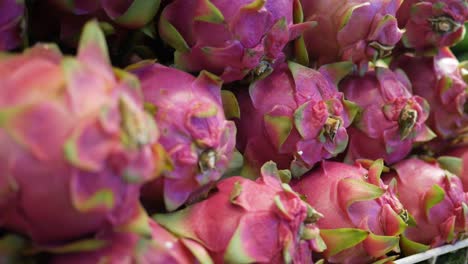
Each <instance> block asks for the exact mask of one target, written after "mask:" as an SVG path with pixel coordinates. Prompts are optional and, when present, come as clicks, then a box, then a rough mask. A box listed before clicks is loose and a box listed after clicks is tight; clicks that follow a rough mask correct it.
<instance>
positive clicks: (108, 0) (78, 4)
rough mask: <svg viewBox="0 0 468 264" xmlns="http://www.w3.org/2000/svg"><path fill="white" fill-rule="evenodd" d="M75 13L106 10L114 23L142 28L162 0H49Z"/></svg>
mask: <svg viewBox="0 0 468 264" xmlns="http://www.w3.org/2000/svg"><path fill="white" fill-rule="evenodd" d="M49 1H50V2H52V3H54V4H56V5H57V6H59V7H60V8H61V9H62V10H65V11H67V12H69V13H72V14H75V15H93V14H96V13H98V12H100V11H104V13H105V14H106V16H107V17H108V18H110V20H111V21H112V22H113V23H116V24H118V25H119V26H123V27H125V28H131V29H132V28H133V29H134V28H141V27H143V26H145V25H146V24H148V23H149V22H150V21H151V20H152V19H153V17H154V16H155V15H156V13H157V12H158V9H159V4H160V3H161V0H98V1H96V0H49Z"/></svg>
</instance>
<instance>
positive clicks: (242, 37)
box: [159, 0, 312, 82]
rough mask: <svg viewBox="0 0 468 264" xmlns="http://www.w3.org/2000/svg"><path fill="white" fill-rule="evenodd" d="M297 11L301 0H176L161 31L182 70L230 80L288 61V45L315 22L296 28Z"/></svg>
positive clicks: (161, 23) (165, 12)
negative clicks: (200, 72)
mask: <svg viewBox="0 0 468 264" xmlns="http://www.w3.org/2000/svg"><path fill="white" fill-rule="evenodd" d="M297 8H299V5H298V4H297V0H275V1H253V0H233V1H225V0H196V1H185V0H175V1H173V2H172V3H171V4H169V5H168V6H167V7H166V8H165V9H164V10H163V12H162V15H161V19H160V21H159V32H160V35H161V37H162V38H163V39H164V40H165V41H166V42H167V43H169V45H171V46H172V47H174V48H175V49H176V52H175V63H176V65H177V66H178V67H180V68H182V69H184V70H186V71H190V72H195V71H200V70H203V69H204V70H208V71H210V72H212V73H215V74H217V75H219V76H221V78H222V79H223V80H224V81H225V82H232V81H235V80H240V79H242V78H244V77H245V76H246V75H248V74H249V73H251V71H255V73H253V75H261V74H263V71H264V70H265V69H260V68H261V67H262V66H264V64H268V65H269V66H271V65H272V64H275V63H276V62H277V61H282V60H283V59H284V54H283V52H282V50H283V48H284V47H285V45H286V44H287V43H288V42H289V41H291V40H293V39H295V38H297V37H298V36H299V35H300V34H301V33H302V31H304V30H306V29H308V28H310V27H311V24H312V23H311V22H308V23H300V24H293V13H297V12H299V11H297V10H296V9H297ZM257 70H258V71H257Z"/></svg>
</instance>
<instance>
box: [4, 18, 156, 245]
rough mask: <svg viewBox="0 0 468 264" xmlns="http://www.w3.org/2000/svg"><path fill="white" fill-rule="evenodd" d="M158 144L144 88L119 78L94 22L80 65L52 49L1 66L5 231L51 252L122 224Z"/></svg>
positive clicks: (151, 170)
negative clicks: (44, 245) (54, 246)
mask: <svg viewBox="0 0 468 264" xmlns="http://www.w3.org/2000/svg"><path fill="white" fill-rule="evenodd" d="M156 139H157V130H156V127H155V125H154V122H153V121H152V119H151V117H150V116H149V115H148V114H146V113H145V112H144V111H143V101H142V97H141V93H140V90H139V82H138V79H137V78H136V77H134V76H132V75H130V74H128V73H125V72H123V71H121V70H117V69H115V70H114V71H113V69H112V68H111V66H110V65H109V59H108V57H107V48H106V44H105V39H104V36H103V34H102V32H101V31H100V30H99V26H98V25H97V23H96V22H90V23H88V24H87V25H86V26H85V29H84V32H83V35H82V38H81V43H80V47H79V51H78V55H77V57H76V58H73V57H62V55H61V54H60V52H59V51H58V50H57V49H56V48H54V47H53V46H47V45H39V46H36V47H34V48H32V49H30V50H26V51H25V52H24V53H23V54H20V55H13V54H12V55H6V56H2V57H1V58H0V145H1V146H2V147H1V148H0V171H1V172H2V173H1V174H0V211H1V214H0V226H1V227H3V228H7V229H11V230H14V231H17V232H19V233H22V234H25V235H27V236H29V237H31V238H32V239H33V240H34V241H36V242H38V243H47V242H57V241H62V240H68V239H73V238H76V237H81V236H83V235H85V234H89V233H92V232H95V231H97V229H99V228H102V227H103V226H109V225H110V226H117V225H120V224H125V222H126V221H128V220H129V219H130V218H131V217H132V216H133V215H134V214H135V213H136V209H138V208H139V200H138V198H139V188H140V187H141V185H142V183H143V182H145V181H148V180H150V179H149V178H150V176H152V175H153V173H154V170H155V165H154V162H153V155H152V150H151V146H150V144H153V143H154V142H155V140H156ZM61 227H62V228H61ZM63 227H66V228H63Z"/></svg>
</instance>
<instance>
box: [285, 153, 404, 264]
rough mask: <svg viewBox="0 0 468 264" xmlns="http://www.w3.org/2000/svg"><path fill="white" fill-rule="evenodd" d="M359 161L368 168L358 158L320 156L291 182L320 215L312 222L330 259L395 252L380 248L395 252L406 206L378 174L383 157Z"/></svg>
mask: <svg viewBox="0 0 468 264" xmlns="http://www.w3.org/2000/svg"><path fill="white" fill-rule="evenodd" d="M364 164H365V165H369V169H365V168H364V167H363V166H362V165H361V164H359V163H357V164H355V165H354V166H352V165H348V164H344V163H339V162H331V161H323V162H322V163H321V167H320V168H317V170H314V171H312V172H310V173H308V174H307V175H305V176H304V177H302V178H301V179H300V180H298V181H295V182H294V183H292V184H291V185H292V188H293V190H295V191H296V192H298V193H300V194H303V195H305V197H306V199H307V202H308V203H310V204H311V205H312V206H313V207H314V208H316V209H317V210H318V211H319V212H321V213H322V214H323V216H324V217H323V218H321V219H319V220H318V221H317V226H318V227H319V228H320V235H321V237H322V238H323V240H324V241H325V244H326V246H327V250H326V251H325V252H324V256H325V258H326V259H327V260H328V261H329V262H330V263H345V264H351V263H356V264H364V263H372V262H374V261H377V260H379V261H380V262H378V263H387V261H390V260H392V259H394V258H395V257H388V258H387V257H386V254H387V253H390V252H391V251H394V252H398V242H399V235H400V234H401V233H402V232H403V231H404V230H405V228H406V220H407V219H406V216H407V213H406V210H405V209H404V208H403V206H402V205H401V203H400V202H399V200H398V199H397V198H396V195H395V193H394V191H393V189H392V188H391V187H390V186H387V185H385V184H384V183H383V182H382V180H381V179H380V175H381V173H382V170H383V169H384V166H383V160H377V161H375V162H373V163H370V162H364V163H363V165H364ZM317 186H320V187H317ZM384 259H385V260H387V261H384Z"/></svg>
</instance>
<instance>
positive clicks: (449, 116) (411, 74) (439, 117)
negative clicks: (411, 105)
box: [391, 48, 468, 139]
mask: <svg viewBox="0 0 468 264" xmlns="http://www.w3.org/2000/svg"><path fill="white" fill-rule="evenodd" d="M391 67H392V68H393V69H396V68H400V69H402V70H403V71H404V72H405V73H406V75H407V76H408V78H409V79H410V81H411V84H412V87H413V93H414V94H415V95H419V96H421V97H423V98H425V99H426V100H427V101H428V102H429V104H430V106H431V115H430V117H429V119H428V122H427V124H428V125H429V126H430V128H431V129H432V130H434V131H435V132H436V133H437V135H438V136H439V137H440V138H441V139H451V138H453V137H455V136H456V135H457V133H459V132H458V131H459V130H460V129H463V128H465V127H467V126H468V114H467V113H465V112H464V111H465V110H464V107H465V104H466V103H467V101H468V100H467V98H468V93H467V92H466V91H467V90H466V89H467V85H466V83H465V81H464V80H463V77H462V74H461V69H460V68H459V62H458V60H457V58H456V57H455V56H454V55H453V54H452V52H451V51H450V49H449V48H443V49H440V50H439V52H438V54H437V55H436V56H434V57H416V56H412V55H410V54H404V55H402V56H400V57H398V58H396V59H395V60H394V61H392V65H391Z"/></svg>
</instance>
